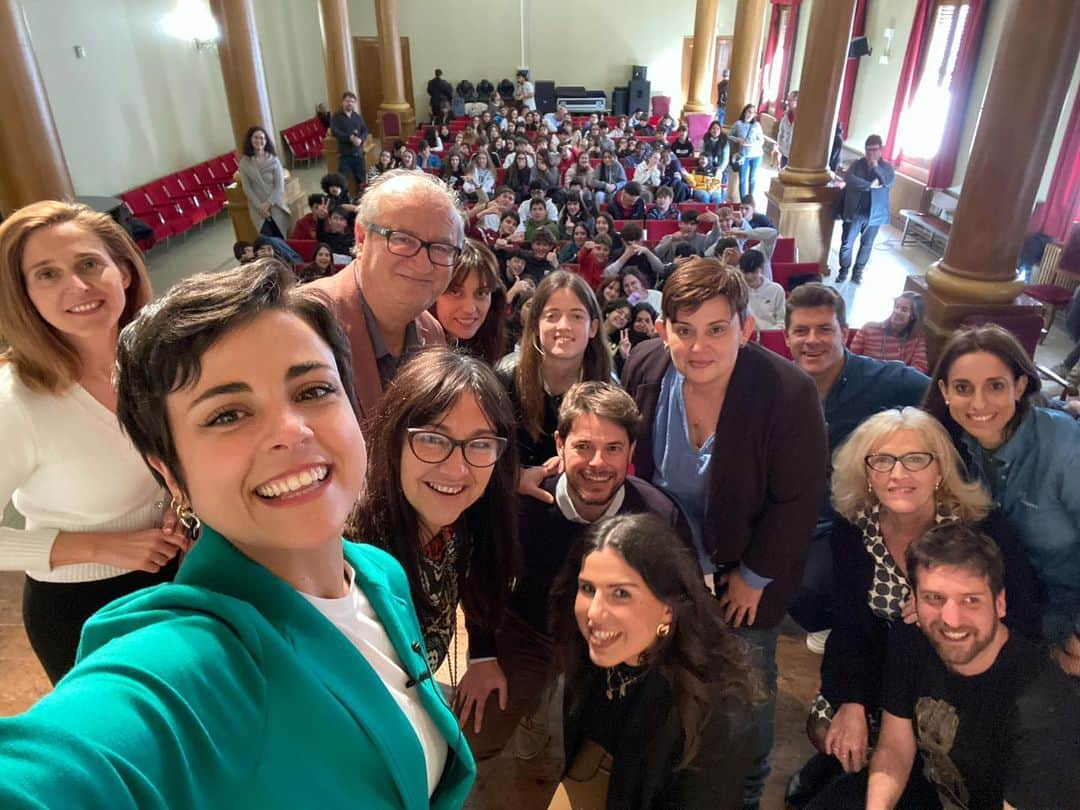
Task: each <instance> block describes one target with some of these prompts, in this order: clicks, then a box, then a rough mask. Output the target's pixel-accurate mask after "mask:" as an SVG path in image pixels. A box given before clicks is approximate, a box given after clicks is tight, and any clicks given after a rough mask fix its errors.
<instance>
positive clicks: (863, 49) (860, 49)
mask: <svg viewBox="0 0 1080 810" xmlns="http://www.w3.org/2000/svg"><path fill="white" fill-rule="evenodd" d="M847 55H848V59H855V58H858V57H860V56H869V55H870V42H869V40H867V38H866V37H855V39H853V40H851V42H849V43H848V49H847Z"/></svg>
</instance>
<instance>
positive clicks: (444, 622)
mask: <svg viewBox="0 0 1080 810" xmlns="http://www.w3.org/2000/svg"><path fill="white" fill-rule="evenodd" d="M458 551H459V542H458V537H457V534H456V533H455V532H454V531H453V530H452V529H451V528H450V527H446V528H444V529H443V530H442V531H441V532H439V534H438V535H437V536H436V537H434V538H433V539H432V540H431V541H430V542H429V543H428V544H427V545H426V546H424V547H423V549H422V550H421V553H420V589H421V590H422V591H423V592H424V593H425V594H427V597H428V599H430V600H431V604H432V607H433V608H434V611H433V613H431V614H430V615H429V616H428V617H427V618H426V619H424V620H422V621H421V625H422V629H423V633H424V646H425V647H426V648H427V655H428V666H429V667H431V671H432V672H435V671H436V670H438V668H439V667H441V666H442V663H443V661H444V660H446V656H447V654H448V653H449V651H450V642H451V641H452V640H453V638H454V631H455V630H456V629H457V606H458V598H459V595H460V589H459V582H458V575H459V570H458V562H459V557H458Z"/></svg>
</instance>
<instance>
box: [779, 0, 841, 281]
mask: <svg viewBox="0 0 1080 810" xmlns="http://www.w3.org/2000/svg"><path fill="white" fill-rule="evenodd" d="M854 16H855V0H830V2H828V3H824V2H816V3H814V6H813V8H812V10H811V12H810V24H809V26H807V29H806V30H807V40H806V55H805V57H804V59H803V67H802V75H801V76H800V78H799V108H800V109H801V110H804V111H806V110H813V111H814V112H813V114H811V115H806V114H804V115H800V116H798V118H797V119H796V121H795V130H794V132H793V133H792V140H791V157H790V158H789V162H788V165H787V167H786V168H785V169H783V170H782V171H781V172H780V174H779V176H777V177H776V178H775V179H774V180H773V182H772V185H771V186H770V187H769V191H768V193H767V194H766V197H767V198H768V211H769V215H770V217H771V218H772V219H773V221H774V222H776V223H777V226H778V227H779V228H780V232H781V233H783V234H784V235H785V236H793V237H794V238H795V244H796V247H797V248H798V251H799V261H803V262H814V261H816V262H817V263H818V266H819V267H820V268H821V274H822V275H828V272H829V267H828V258H829V243H830V242H831V241H832V232H833V214H832V207H833V201H834V200H835V197H836V194H837V193H838V190H837V189H835V188H831V187H830V186H829V184H830V183H831V182H832V180H833V174H832V172H831V171H829V150H830V148H831V147H832V140H833V133H834V131H835V128H836V110H837V107H838V105H839V102H840V88H841V86H842V85H843V82H844V66H845V64H846V63H847V49H848V41H849V40H850V38H851V26H852V22H853V20H854Z"/></svg>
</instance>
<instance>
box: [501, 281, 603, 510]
mask: <svg viewBox="0 0 1080 810" xmlns="http://www.w3.org/2000/svg"><path fill="white" fill-rule="evenodd" d="M603 320H604V319H603V316H602V315H601V313H600V305H599V304H598V303H597V302H596V296H595V295H594V294H593V291H592V290H591V289H589V285H588V284H586V283H585V280H584V279H583V278H581V276H578V275H576V274H574V273H570V272H567V271H566V270H556V271H555V272H553V273H549V274H548V275H547V276H545V277H544V280H543V281H541V282H540V284H539V285H537V287H536V293H535V294H534V295H533V297H532V301H531V303H530V307H529V314H528V317H527V318H526V319H525V326H524V330H523V331H522V334H521V349H520V351H518V352H517V353H516V354H511V355H507V356H506V357H504V358H503V359H502V360H501V361H500V362H499V366H498V368H497V371H498V374H499V378H500V379H501V380H502V382H503V385H504V386H505V387H506V390H507V391H508V392H509V394H510V399H511V401H512V402H513V403H514V410H515V411H516V413H517V417H518V419H517V423H518V428H517V447H518V458H519V460H520V461H521V465H522V466H523V467H539V466H540V465H542V464H545V463H546V462H548V461H550V460H551V459H553V458H554V457H555V456H556V453H555V430H556V428H557V427H558V424H559V404H560V403H561V402H562V396H563V394H565V393H566V392H567V390H569V388H570V386H571V385H573V384H574V383H576V382H582V381H584V380H599V381H603V382H606V381H609V380H610V379H611V353H610V352H609V351H608V350H607V347H606V345H605V341H604V336H603V335H602V334H601V333H600V324H601V323H603ZM537 474H539V473H537ZM541 477H542V476H541ZM545 500H546V499H545Z"/></svg>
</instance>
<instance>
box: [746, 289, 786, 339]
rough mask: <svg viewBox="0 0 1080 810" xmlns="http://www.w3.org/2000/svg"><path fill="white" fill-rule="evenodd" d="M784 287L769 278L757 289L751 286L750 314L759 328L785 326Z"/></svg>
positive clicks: (781, 327)
mask: <svg viewBox="0 0 1080 810" xmlns="http://www.w3.org/2000/svg"><path fill="white" fill-rule="evenodd" d="M784 306H785V296H784V288H783V287H781V286H780V285H779V284H777V283H776V282H775V281H769V280H768V279H766V280H765V282H764V283H763V284H762V285H761V286H760V287H758V288H757V289H756V290H755V289H753V288H752V287H751V288H750V314H752V315H753V316H754V320H756V321H757V326H758V329H783V328H784Z"/></svg>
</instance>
